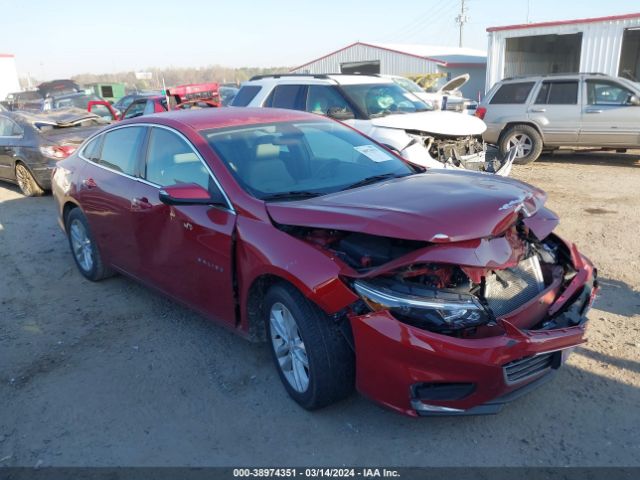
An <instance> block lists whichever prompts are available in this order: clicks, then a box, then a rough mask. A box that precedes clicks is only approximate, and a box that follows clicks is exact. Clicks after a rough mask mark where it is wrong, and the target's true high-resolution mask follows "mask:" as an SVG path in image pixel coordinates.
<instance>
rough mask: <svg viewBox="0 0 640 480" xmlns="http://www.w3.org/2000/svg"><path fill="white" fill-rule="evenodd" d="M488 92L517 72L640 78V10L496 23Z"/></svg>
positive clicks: (491, 39) (492, 30) (491, 30)
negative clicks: (537, 20)
mask: <svg viewBox="0 0 640 480" xmlns="http://www.w3.org/2000/svg"><path fill="white" fill-rule="evenodd" d="M487 32H488V33H489V49H488V52H487V53H488V61H487V82H486V88H487V90H488V89H489V88H491V87H492V86H493V84H494V83H496V82H497V81H499V80H502V79H503V78H506V77H512V76H517V75H537V74H547V73H575V72H598V73H606V74H608V75H613V76H624V77H627V78H630V79H632V80H635V81H640V13H632V14H628V15H618V16H612V17H599V18H583V19H578V20H567V21H558V22H545V23H531V24H524V25H509V26H504V27H491V28H488V29H487Z"/></svg>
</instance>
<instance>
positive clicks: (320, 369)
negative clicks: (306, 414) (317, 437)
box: [264, 283, 355, 410]
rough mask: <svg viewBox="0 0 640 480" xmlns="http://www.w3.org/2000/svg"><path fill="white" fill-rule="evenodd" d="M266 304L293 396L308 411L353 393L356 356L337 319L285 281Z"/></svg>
mask: <svg viewBox="0 0 640 480" xmlns="http://www.w3.org/2000/svg"><path fill="white" fill-rule="evenodd" d="M264 304H265V312H266V315H265V316H266V318H265V321H266V328H267V335H268V342H269V344H270V347H271V348H270V349H271V353H272V356H273V359H274V362H275V364H276V368H277V370H278V374H279V376H280V380H281V381H282V383H283V385H284V388H285V389H286V390H287V393H288V394H289V396H291V398H293V399H294V400H295V401H296V402H297V403H298V404H299V405H300V406H301V407H303V408H305V409H307V410H314V409H317V408H322V407H325V406H327V405H329V404H332V403H335V402H337V401H338V400H341V399H343V398H346V397H347V396H349V395H350V394H351V393H352V391H353V386H354V382H355V358H354V353H353V350H352V349H351V348H350V347H349V344H348V343H347V341H346V339H345V338H344V335H343V334H342V332H341V331H340V329H339V328H338V325H337V324H336V323H335V320H334V319H332V318H329V317H328V316H327V315H326V314H324V313H323V312H322V311H321V310H320V309H319V308H318V307H317V306H316V305H314V304H313V303H311V302H310V301H309V300H308V299H307V298H305V297H304V295H302V294H301V293H300V292H299V291H298V290H296V289H295V288H294V287H293V286H291V285H289V284H285V283H281V284H276V285H274V286H273V287H271V289H269V291H268V292H267V295H266V297H265V303H264Z"/></svg>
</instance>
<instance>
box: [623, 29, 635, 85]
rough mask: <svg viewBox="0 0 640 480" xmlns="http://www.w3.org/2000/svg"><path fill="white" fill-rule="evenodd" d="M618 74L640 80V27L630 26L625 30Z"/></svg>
mask: <svg viewBox="0 0 640 480" xmlns="http://www.w3.org/2000/svg"><path fill="white" fill-rule="evenodd" d="M618 75H620V76H621V77H624V78H628V79H629V80H633V81H634V82H640V28H628V29H627V30H625V31H624V36H623V37H622V52H621V53H620V70H619V71H618Z"/></svg>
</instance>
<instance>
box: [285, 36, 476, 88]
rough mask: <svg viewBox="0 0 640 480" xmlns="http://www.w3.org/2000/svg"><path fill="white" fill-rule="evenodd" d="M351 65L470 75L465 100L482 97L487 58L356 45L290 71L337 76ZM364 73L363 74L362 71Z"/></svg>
mask: <svg viewBox="0 0 640 480" xmlns="http://www.w3.org/2000/svg"><path fill="white" fill-rule="evenodd" d="M354 64H356V65H357V64H368V66H369V67H370V66H371V65H374V66H375V69H374V70H373V71H371V70H368V72H367V73H381V74H384V75H419V74H427V73H444V74H445V75H446V76H445V78H443V80H442V82H441V83H444V82H446V80H448V79H451V78H453V77H456V76H458V75H461V74H463V73H469V74H470V77H471V78H470V80H469V82H467V84H466V85H464V86H463V87H462V89H461V90H462V93H463V94H464V95H465V96H467V97H469V98H476V97H477V96H478V94H479V93H481V94H484V80H485V75H486V64H487V55H486V52H484V51H482V50H475V49H472V48H458V47H439V46H432V45H404V44H402V45H401V44H386V43H385V44H381V43H363V42H356V43H352V44H351V45H347V46H346V47H344V48H341V49H340V50H336V51H335V52H331V53H329V54H327V55H324V56H322V57H320V58H317V59H315V60H312V61H310V62H308V63H305V64H304V65H300V66H299V67H296V68H294V69H292V70H291V72H293V73H341V72H343V71H345V67H346V68H348V67H349V66H352V65H354ZM363 73H364V72H363Z"/></svg>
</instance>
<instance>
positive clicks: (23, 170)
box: [16, 163, 44, 197]
mask: <svg viewBox="0 0 640 480" xmlns="http://www.w3.org/2000/svg"><path fill="white" fill-rule="evenodd" d="M16 182H17V183H18V187H20V190H21V191H22V194H23V195H24V196H25V197H39V196H41V195H43V194H44V189H43V188H42V187H40V185H38V182H36V179H35V178H34V177H33V174H32V173H31V172H30V171H29V169H28V168H27V167H26V166H25V165H24V164H22V163H16Z"/></svg>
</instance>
